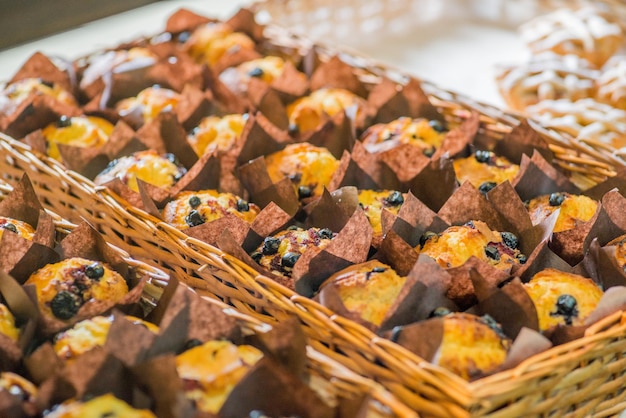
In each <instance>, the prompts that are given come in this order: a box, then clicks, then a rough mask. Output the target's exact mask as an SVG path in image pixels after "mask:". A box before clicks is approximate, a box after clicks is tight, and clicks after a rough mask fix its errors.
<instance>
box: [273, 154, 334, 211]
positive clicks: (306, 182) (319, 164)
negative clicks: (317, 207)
mask: <svg viewBox="0 0 626 418" xmlns="http://www.w3.org/2000/svg"><path fill="white" fill-rule="evenodd" d="M265 164H266V166H267V172H268V174H269V176H270V178H271V179H272V182H274V183H277V182H279V181H280V180H282V179H283V178H285V177H288V178H289V179H290V180H291V181H292V183H293V185H294V188H295V189H296V192H297V193H298V196H299V197H300V198H301V199H304V198H307V197H312V196H321V195H322V192H323V191H324V187H326V186H328V185H329V184H330V181H331V179H332V177H333V174H335V171H336V170H337V168H339V161H338V160H337V159H336V158H335V157H334V156H333V155H332V154H331V153H330V152H329V151H328V150H327V149H326V148H323V147H316V146H313V145H311V144H309V143H307V142H302V143H298V144H290V145H287V146H286V147H285V148H284V149H282V150H281V151H278V152H275V153H273V154H270V155H268V156H266V157H265Z"/></svg>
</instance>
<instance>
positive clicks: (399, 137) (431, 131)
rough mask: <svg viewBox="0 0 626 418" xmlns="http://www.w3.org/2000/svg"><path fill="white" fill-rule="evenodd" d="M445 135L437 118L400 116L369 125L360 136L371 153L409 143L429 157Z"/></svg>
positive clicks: (444, 130) (443, 128) (439, 145)
mask: <svg viewBox="0 0 626 418" xmlns="http://www.w3.org/2000/svg"><path fill="white" fill-rule="evenodd" d="M445 136H446V129H445V127H444V125H443V124H442V123H441V122H439V121H438V120H428V119H424V118H418V119H411V118H408V117H401V118H398V119H396V120H393V121H391V122H389V123H379V124H376V125H372V126H370V127H369V128H368V129H367V130H366V131H365V132H364V133H363V135H362V136H361V140H362V141H363V145H365V148H366V149H367V150H368V151H369V152H371V153H376V152H382V151H387V150H390V149H392V148H395V147H397V146H398V145H401V144H410V145H412V146H414V147H417V148H419V149H421V150H422V151H423V152H424V155H426V156H429V157H430V156H432V155H433V154H434V153H435V151H436V150H437V149H438V148H439V147H441V144H442V143H443V140H444V138H445Z"/></svg>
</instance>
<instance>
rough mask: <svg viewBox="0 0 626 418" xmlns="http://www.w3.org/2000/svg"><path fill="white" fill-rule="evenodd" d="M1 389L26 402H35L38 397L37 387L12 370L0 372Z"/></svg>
mask: <svg viewBox="0 0 626 418" xmlns="http://www.w3.org/2000/svg"><path fill="white" fill-rule="evenodd" d="M0 390H5V391H7V392H8V393H10V394H11V395H13V396H15V397H16V398H18V399H19V400H21V401H22V402H24V403H30V404H34V403H35V400H36V398H37V392H38V391H37V387H36V386H35V385H34V384H32V383H31V382H29V381H28V380H26V379H24V378H23V377H22V376H20V375H19V374H16V373H12V372H2V373H0Z"/></svg>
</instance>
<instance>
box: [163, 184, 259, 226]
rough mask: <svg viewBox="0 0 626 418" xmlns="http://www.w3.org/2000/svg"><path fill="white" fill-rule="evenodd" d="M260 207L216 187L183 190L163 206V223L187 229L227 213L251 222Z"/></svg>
mask: <svg viewBox="0 0 626 418" xmlns="http://www.w3.org/2000/svg"><path fill="white" fill-rule="evenodd" d="M260 211H261V209H260V208H259V207H258V206H257V205H255V204H254V203H249V202H247V201H246V200H244V199H242V198H240V197H239V196H236V195H234V194H232V193H220V192H218V191H217V190H200V191H197V192H182V193H180V194H179V195H178V196H177V197H176V199H175V200H172V201H171V202H169V203H168V204H167V205H165V208H164V209H163V218H164V219H165V222H167V223H169V224H171V225H173V226H175V227H176V228H178V229H187V228H190V227H193V226H198V225H201V224H203V223H206V222H212V221H214V220H216V219H219V218H222V217H224V216H226V215H228V214H231V215H235V216H236V217H238V218H240V219H242V220H244V221H246V222H248V223H252V221H254V218H256V216H257V215H258V214H259V212H260Z"/></svg>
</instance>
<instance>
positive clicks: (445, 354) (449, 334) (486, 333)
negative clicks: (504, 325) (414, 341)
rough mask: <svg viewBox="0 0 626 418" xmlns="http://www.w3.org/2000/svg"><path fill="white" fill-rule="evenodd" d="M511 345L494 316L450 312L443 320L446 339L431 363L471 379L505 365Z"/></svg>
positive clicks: (444, 337)
mask: <svg viewBox="0 0 626 418" xmlns="http://www.w3.org/2000/svg"><path fill="white" fill-rule="evenodd" d="M511 344H512V342H511V340H510V339H509V338H508V337H506V336H505V335H504V333H503V332H502V329H501V328H500V326H499V325H498V324H497V323H496V322H495V321H494V320H493V319H492V318H491V317H489V316H487V315H485V316H483V317H479V316H476V315H471V314H467V313H450V314H447V315H445V316H444V317H443V338H442V341H441V345H440V346H439V350H438V351H437V354H436V355H435V358H434V359H433V360H432V362H433V363H435V364H438V365H439V366H441V367H443V368H445V369H447V370H450V371H451V372H452V373H454V374H456V375H458V376H460V377H462V378H463V379H466V380H470V379H472V378H475V377H479V376H481V375H485V374H489V373H490V372H493V371H495V370H496V369H497V368H498V367H499V366H500V365H502V363H504V360H506V356H507V354H508V351H509V349H510V348H511Z"/></svg>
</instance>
